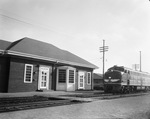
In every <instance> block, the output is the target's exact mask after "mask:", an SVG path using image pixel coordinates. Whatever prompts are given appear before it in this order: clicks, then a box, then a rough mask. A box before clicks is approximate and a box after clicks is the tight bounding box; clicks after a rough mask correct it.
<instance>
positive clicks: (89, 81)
mask: <svg viewBox="0 0 150 119" xmlns="http://www.w3.org/2000/svg"><path fill="white" fill-rule="evenodd" d="M88 74H90V79H89V76H88ZM91 80H92V77H91V72H87V85H91Z"/></svg>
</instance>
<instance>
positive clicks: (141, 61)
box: [140, 51, 142, 72]
mask: <svg viewBox="0 0 150 119" xmlns="http://www.w3.org/2000/svg"><path fill="white" fill-rule="evenodd" d="M141 62H142V61H141V51H140V72H141V71H142V64H141Z"/></svg>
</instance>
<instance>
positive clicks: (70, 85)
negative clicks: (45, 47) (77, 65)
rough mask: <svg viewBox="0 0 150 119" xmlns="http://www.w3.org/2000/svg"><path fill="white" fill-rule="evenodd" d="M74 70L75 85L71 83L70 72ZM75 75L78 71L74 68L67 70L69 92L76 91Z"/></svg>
mask: <svg viewBox="0 0 150 119" xmlns="http://www.w3.org/2000/svg"><path fill="white" fill-rule="evenodd" d="M70 70H72V71H73V72H74V74H73V75H74V79H73V83H70V82H69V71H70ZM75 74H76V70H75V69H74V68H70V69H68V70H67V91H75V78H76V77H75Z"/></svg>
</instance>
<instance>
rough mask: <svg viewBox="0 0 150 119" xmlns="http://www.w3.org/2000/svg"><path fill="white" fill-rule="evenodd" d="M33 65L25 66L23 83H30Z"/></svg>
mask: <svg viewBox="0 0 150 119" xmlns="http://www.w3.org/2000/svg"><path fill="white" fill-rule="evenodd" d="M32 76H33V65H31V64H25V70H24V83H32Z"/></svg>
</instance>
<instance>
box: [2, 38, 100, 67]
mask: <svg viewBox="0 0 150 119" xmlns="http://www.w3.org/2000/svg"><path fill="white" fill-rule="evenodd" d="M1 42H2V44H4V46H3V47H2V48H3V49H5V50H6V51H5V52H6V53H7V54H10V55H17V56H23V57H31V58H36V59H42V60H48V61H53V62H57V63H58V62H59V63H65V64H70V65H75V66H82V67H87V68H93V69H95V68H98V67H97V66H96V65H94V64H92V63H90V62H88V61H86V60H84V59H82V58H80V57H79V56H77V55H74V54H72V53H71V52H69V51H66V50H62V49H60V48H58V47H56V46H54V45H52V44H49V43H45V42H42V41H38V40H35V39H31V38H27V37H25V38H22V39H20V40H17V41H15V42H12V43H11V42H6V41H3V40H0V43H1ZM0 47H1V44H0Z"/></svg>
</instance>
